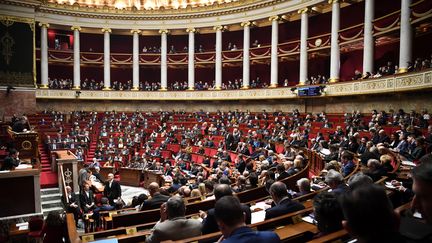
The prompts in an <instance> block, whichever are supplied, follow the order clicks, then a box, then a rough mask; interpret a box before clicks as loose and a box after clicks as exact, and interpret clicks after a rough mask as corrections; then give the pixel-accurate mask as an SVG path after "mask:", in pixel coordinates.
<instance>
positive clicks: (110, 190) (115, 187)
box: [104, 180, 121, 205]
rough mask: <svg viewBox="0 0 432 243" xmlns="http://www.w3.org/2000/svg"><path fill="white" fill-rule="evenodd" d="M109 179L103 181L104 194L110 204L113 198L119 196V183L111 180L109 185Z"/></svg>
mask: <svg viewBox="0 0 432 243" xmlns="http://www.w3.org/2000/svg"><path fill="white" fill-rule="evenodd" d="M109 184H110V183H109V181H107V182H105V189H104V196H105V197H107V198H108V200H109V202H110V204H111V205H113V204H114V199H117V198H119V197H121V187H120V183H118V182H117V181H115V180H113V182H112V183H111V187H110V186H109Z"/></svg>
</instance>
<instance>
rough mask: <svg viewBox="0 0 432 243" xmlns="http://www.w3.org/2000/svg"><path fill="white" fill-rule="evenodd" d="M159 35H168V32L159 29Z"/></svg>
mask: <svg viewBox="0 0 432 243" xmlns="http://www.w3.org/2000/svg"><path fill="white" fill-rule="evenodd" d="M159 34H169V30H167V29H160V30H159Z"/></svg>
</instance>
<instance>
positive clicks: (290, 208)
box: [265, 181, 305, 220]
mask: <svg viewBox="0 0 432 243" xmlns="http://www.w3.org/2000/svg"><path fill="white" fill-rule="evenodd" d="M270 195H271V197H272V199H273V202H274V203H275V206H273V207H271V208H269V209H267V210H266V214H265V219H266V220H267V219H271V218H276V217H278V216H281V215H284V214H287V213H292V212H295V211H299V210H302V209H304V208H305V207H304V206H303V204H300V203H298V202H295V201H292V200H291V199H290V197H289V196H288V191H287V187H286V185H285V183H283V182H280V181H278V182H275V183H273V184H272V185H271V186H270Z"/></svg>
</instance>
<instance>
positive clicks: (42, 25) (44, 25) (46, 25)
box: [39, 22, 50, 28]
mask: <svg viewBox="0 0 432 243" xmlns="http://www.w3.org/2000/svg"><path fill="white" fill-rule="evenodd" d="M39 26H40V27H45V28H49V26H50V24H48V23H42V22H40V23H39Z"/></svg>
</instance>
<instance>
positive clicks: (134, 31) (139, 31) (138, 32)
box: [130, 29, 141, 34]
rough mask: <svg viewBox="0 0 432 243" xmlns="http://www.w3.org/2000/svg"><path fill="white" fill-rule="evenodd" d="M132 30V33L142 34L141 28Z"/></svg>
mask: <svg viewBox="0 0 432 243" xmlns="http://www.w3.org/2000/svg"><path fill="white" fill-rule="evenodd" d="M130 32H131V34H135V33H137V34H140V33H141V30H138V29H133V30H131V31H130Z"/></svg>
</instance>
